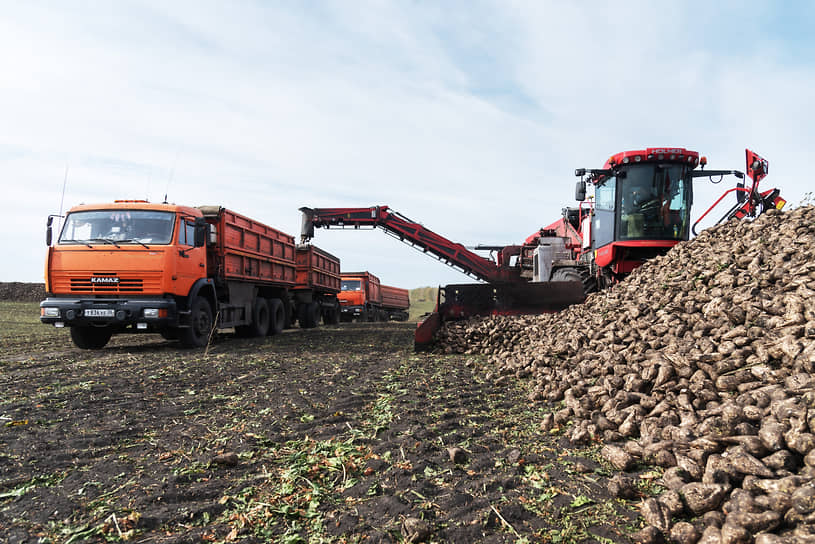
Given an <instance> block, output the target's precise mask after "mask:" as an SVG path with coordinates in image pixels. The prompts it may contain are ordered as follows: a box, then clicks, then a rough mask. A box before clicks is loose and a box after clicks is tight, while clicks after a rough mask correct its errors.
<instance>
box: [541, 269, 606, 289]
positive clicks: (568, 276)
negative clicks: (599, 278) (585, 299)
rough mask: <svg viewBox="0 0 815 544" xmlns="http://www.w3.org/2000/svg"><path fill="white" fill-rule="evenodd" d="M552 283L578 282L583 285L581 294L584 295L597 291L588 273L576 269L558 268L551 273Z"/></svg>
mask: <svg viewBox="0 0 815 544" xmlns="http://www.w3.org/2000/svg"><path fill="white" fill-rule="evenodd" d="M552 281H579V282H580V283H582V284H583V292H584V293H586V294H588V293H593V292H594V291H596V290H597V284H596V282H595V280H594V278H592V277H591V276H590V275H589V273H588V271H584V270H581V269H578V268H571V267H566V268H558V269H557V270H555V271H554V272H552Z"/></svg>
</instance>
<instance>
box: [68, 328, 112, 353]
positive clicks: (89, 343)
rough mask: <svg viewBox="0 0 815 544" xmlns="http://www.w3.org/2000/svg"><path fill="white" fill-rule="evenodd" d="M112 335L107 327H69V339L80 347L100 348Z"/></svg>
mask: <svg viewBox="0 0 815 544" xmlns="http://www.w3.org/2000/svg"><path fill="white" fill-rule="evenodd" d="M112 335H113V331H111V330H110V328H109V327H71V340H73V341H74V344H76V347H78V348H81V349H102V348H103V347H105V345H106V344H107V343H108V340H110V337H111V336H112Z"/></svg>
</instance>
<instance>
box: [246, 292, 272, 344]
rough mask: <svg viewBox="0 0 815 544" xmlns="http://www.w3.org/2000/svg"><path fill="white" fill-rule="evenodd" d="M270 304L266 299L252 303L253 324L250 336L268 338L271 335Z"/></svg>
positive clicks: (260, 298) (258, 298)
mask: <svg viewBox="0 0 815 544" xmlns="http://www.w3.org/2000/svg"><path fill="white" fill-rule="evenodd" d="M270 322H271V316H270V313H269V303H268V302H267V301H266V299H265V298H262V297H257V298H256V299H255V300H254V301H253V302H252V323H251V324H250V325H249V335H250V336H266V335H267V334H269V323H270Z"/></svg>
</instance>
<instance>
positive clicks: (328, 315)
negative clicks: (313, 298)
mask: <svg viewBox="0 0 815 544" xmlns="http://www.w3.org/2000/svg"><path fill="white" fill-rule="evenodd" d="M323 323H325V324H326V325H339V323H340V309H339V307H338V306H333V307H331V308H329V309H328V310H326V312H325V315H323Z"/></svg>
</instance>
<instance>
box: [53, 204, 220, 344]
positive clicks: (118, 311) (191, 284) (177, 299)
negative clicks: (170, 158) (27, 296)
mask: <svg viewBox="0 0 815 544" xmlns="http://www.w3.org/2000/svg"><path fill="white" fill-rule="evenodd" d="M50 223H51V221H50V220H49V226H48V231H47V241H48V253H47V258H46V269H45V280H46V292H47V298H46V299H45V300H44V301H43V302H42V303H41V304H40V320H41V321H42V322H43V323H50V324H53V325H54V326H57V327H64V326H69V327H71V335H72V338H73V339H74V341H75V343H76V344H77V345H78V346H80V347H91V348H93V347H101V346H103V345H105V344H106V343H107V341H108V340H109V338H110V335H111V334H113V333H118V332H160V331H163V330H166V329H168V328H173V327H178V326H184V325H188V323H186V318H187V317H188V316H189V311H188V308H187V307H186V301H187V300H188V297H190V296H191V295H193V294H194V293H193V292H194V291H195V290H196V289H199V288H200V285H201V282H204V283H206V282H207V256H206V247H205V246H206V240H207V233H208V232H209V228H210V227H209V226H208V225H207V223H206V222H205V220H204V218H203V216H202V214H201V212H200V210H198V209H196V208H192V207H186V206H177V205H173V204H151V203H148V202H146V201H115V202H113V203H109V204H99V205H91V204H86V205H80V206H76V207H74V208H72V209H71V210H70V211H69V212H68V214H67V215H66V217H65V218H64V221H63V224H62V228H61V231H60V233H59V236H58V238H57V240H56V242H55V243H53V244H52V243H51V242H52V237H53V236H52V231H51V229H52V226H51V224H50Z"/></svg>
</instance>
